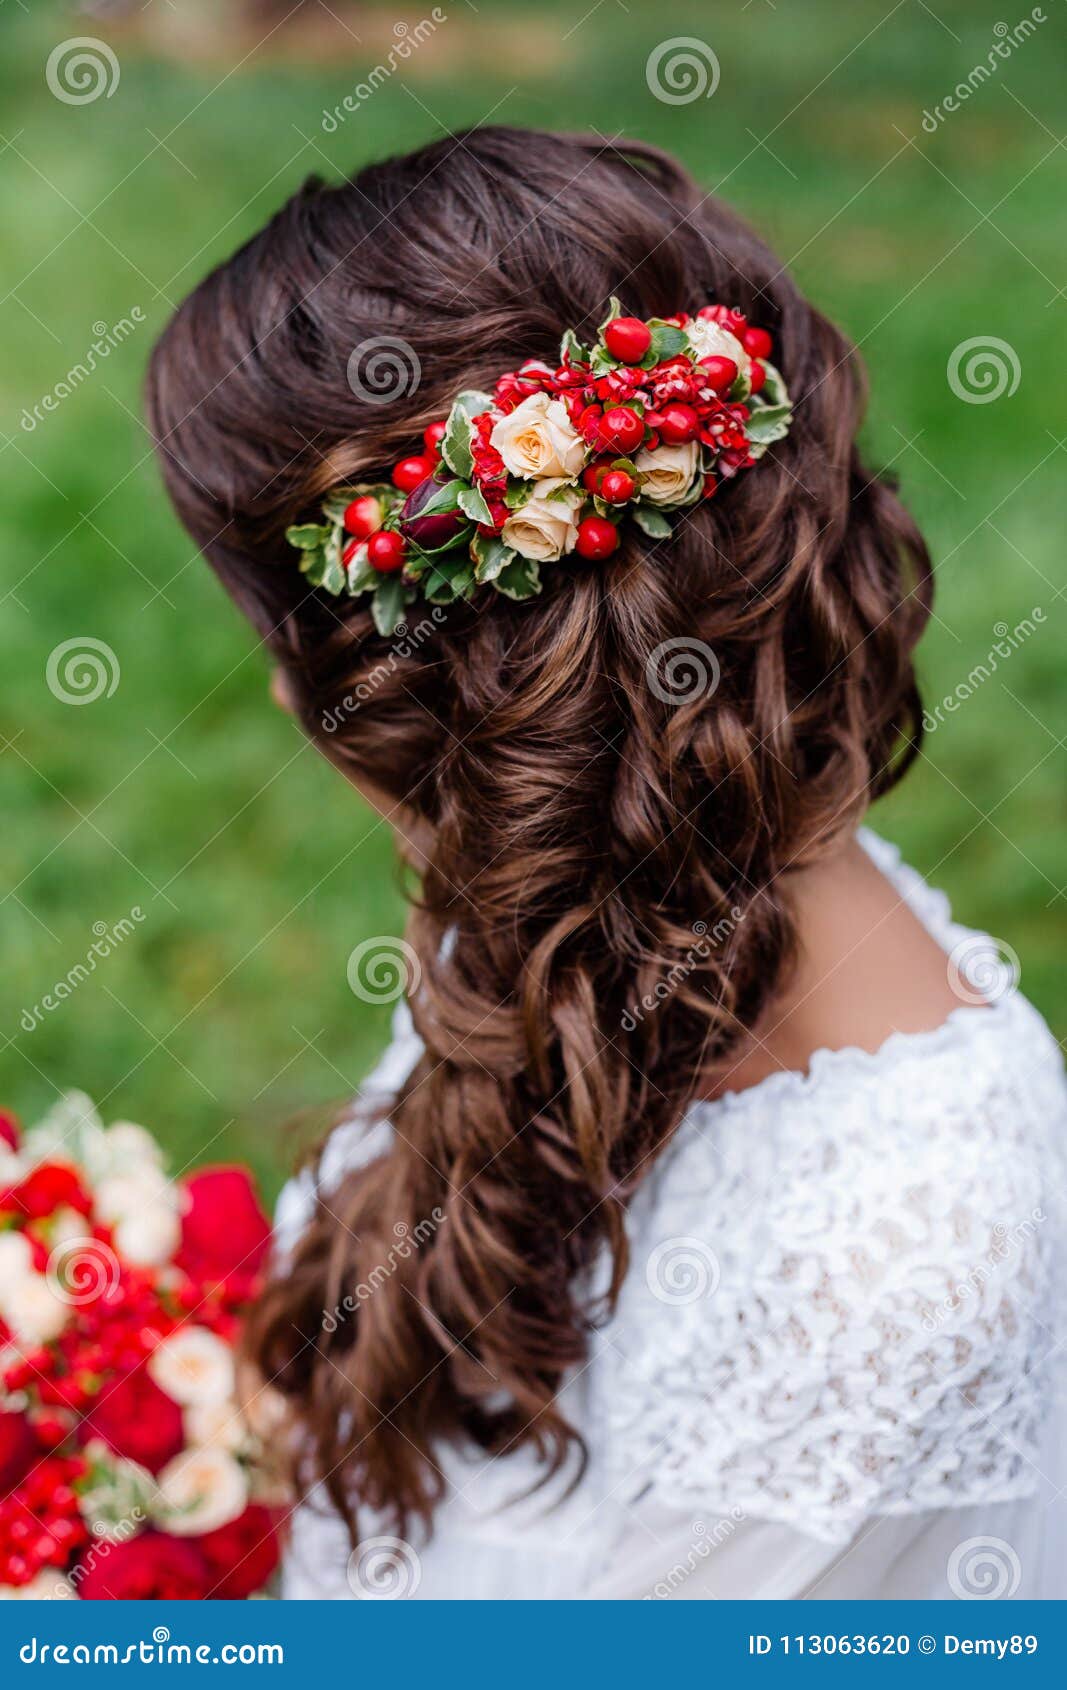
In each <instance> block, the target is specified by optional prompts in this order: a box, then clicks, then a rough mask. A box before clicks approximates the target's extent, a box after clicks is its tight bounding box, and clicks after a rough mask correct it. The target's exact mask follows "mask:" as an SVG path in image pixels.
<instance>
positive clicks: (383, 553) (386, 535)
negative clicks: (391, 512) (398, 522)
mask: <svg viewBox="0 0 1067 1690" xmlns="http://www.w3.org/2000/svg"><path fill="white" fill-rule="evenodd" d="M406 552H407V547H406V546H405V544H404V540H403V536H402V535H400V534H395V533H394V532H393V530H392V529H391V528H379V530H378V532H377V534H372V535H371V537H370V539H369V540H368V541H367V562H368V563H369V564H370V566H371V568H372V569H376V570H377V571H378V573H379V574H380V575H392V574H394V573H395V571H396V570H398V569H403V567H404V557H405V554H406Z"/></svg>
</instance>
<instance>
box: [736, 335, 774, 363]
mask: <svg viewBox="0 0 1067 1690" xmlns="http://www.w3.org/2000/svg"><path fill="white" fill-rule="evenodd" d="M773 344H774V342H773V341H772V340H771V337H770V335H769V334H768V333H767V330H766V329H746V330H745V332H744V334H743V335H742V336H741V345H742V346H743V347H744V349H745V351H746V352H747V353H748V355H749V357H750V358H769V357H770V355H771V347H772V346H773Z"/></svg>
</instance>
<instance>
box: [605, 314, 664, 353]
mask: <svg viewBox="0 0 1067 1690" xmlns="http://www.w3.org/2000/svg"><path fill="white" fill-rule="evenodd" d="M604 345H605V346H606V347H607V349H608V351H609V352H610V353H611V356H612V357H613V358H617V359H618V360H619V362H620V364H639V363H640V362H641V360H642V358H643V357H644V355H645V353H646V352H647V351H648V349H649V347H650V346H651V345H652V331H651V329H650V328H649V326H648V324H647V323H643V322H642V321H641V319H640V317H616V318H615V320H614V322H612V323H609V324H608V326H607V328H606V329H605V330H604Z"/></svg>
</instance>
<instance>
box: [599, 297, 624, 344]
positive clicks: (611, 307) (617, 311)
mask: <svg viewBox="0 0 1067 1690" xmlns="http://www.w3.org/2000/svg"><path fill="white" fill-rule="evenodd" d="M621 316H622V305H621V304H620V302H619V300H617V299H616V298H615V295H614V294H612V296H611V298H610V299H609V300H608V314H607V316H606V317H605V318H604V321H603V322H602V323H601V325H600V327H599V328H598V329H597V331H596V332H597V339H598V340H603V338H604V330H605V329H606V328H607V326H608V324H609V323H613V322H614V321H615V319H616V317H621Z"/></svg>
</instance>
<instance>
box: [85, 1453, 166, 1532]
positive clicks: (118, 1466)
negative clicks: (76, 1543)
mask: <svg viewBox="0 0 1067 1690" xmlns="http://www.w3.org/2000/svg"><path fill="white" fill-rule="evenodd" d="M85 1456H86V1459H87V1461H88V1462H89V1477H88V1480H87V1482H86V1484H85V1486H84V1488H83V1490H82V1492H81V1512H82V1517H83V1518H84V1519H85V1520H86V1522H87V1523H88V1525H89V1527H90V1529H91V1531H92V1533H93V1535H94V1537H97V1538H101V1539H103V1541H104V1542H106V1543H124V1542H125V1541H126V1539H127V1538H130V1537H133V1536H135V1535H136V1533H137V1532H138V1531H140V1529H141V1527H142V1526H144V1525H145V1524H146V1522H147V1520H148V1512H149V1508H150V1506H151V1503H152V1501H153V1499H154V1497H155V1492H156V1481H155V1479H154V1478H153V1477H152V1474H151V1473H150V1472H149V1471H148V1469H147V1467H142V1466H141V1465H140V1463H139V1462H137V1461H130V1460H129V1459H128V1458H127V1457H126V1456H123V1455H116V1454H115V1453H114V1451H113V1450H112V1449H110V1448H109V1447H108V1445H107V1444H105V1443H104V1442H103V1441H102V1440H101V1439H99V1438H92V1439H90V1441H89V1442H88V1443H87V1444H86V1446H85Z"/></svg>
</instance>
